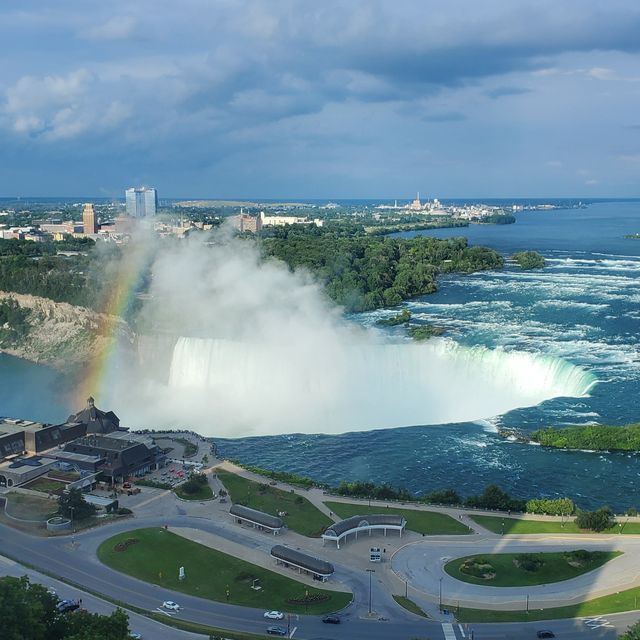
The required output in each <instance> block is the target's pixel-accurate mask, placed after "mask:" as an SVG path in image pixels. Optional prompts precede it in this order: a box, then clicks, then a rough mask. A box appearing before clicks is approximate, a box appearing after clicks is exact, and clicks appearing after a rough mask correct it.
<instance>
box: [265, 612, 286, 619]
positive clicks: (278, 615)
mask: <svg viewBox="0 0 640 640" xmlns="http://www.w3.org/2000/svg"><path fill="white" fill-rule="evenodd" d="M264 617H265V618H268V619H269V620H283V619H284V613H282V611H265V612H264Z"/></svg>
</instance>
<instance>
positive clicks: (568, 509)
mask: <svg viewBox="0 0 640 640" xmlns="http://www.w3.org/2000/svg"><path fill="white" fill-rule="evenodd" d="M574 510H575V505H574V504H573V500H571V499H570V498H555V499H551V498H535V499H533V500H528V501H527V513H542V514H547V515H550V516H561V515H565V516H570V515H571V514H572V513H573V512H574Z"/></svg>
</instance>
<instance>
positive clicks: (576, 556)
mask: <svg viewBox="0 0 640 640" xmlns="http://www.w3.org/2000/svg"><path fill="white" fill-rule="evenodd" d="M592 557H593V554H592V553H591V552H590V551H587V550H586V549H576V550H575V551H567V552H566V553H565V554H564V559H565V560H566V561H567V562H569V563H571V562H573V563H576V564H587V563H589V562H591V558H592Z"/></svg>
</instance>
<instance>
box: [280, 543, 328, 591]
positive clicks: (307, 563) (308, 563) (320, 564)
mask: <svg viewBox="0 0 640 640" xmlns="http://www.w3.org/2000/svg"><path fill="white" fill-rule="evenodd" d="M271 557H272V558H275V559H276V563H277V564H282V565H284V566H286V567H294V568H296V569H298V571H299V572H303V571H304V572H305V573H308V574H309V575H311V576H313V579H314V580H320V581H321V582H326V581H327V580H328V579H329V577H330V576H331V575H332V574H333V572H334V568H333V565H332V564H331V563H330V562H327V561H326V560H320V559H319V558H314V557H313V556H310V555H309V554H308V553H303V552H302V551H298V550H297V549H291V548H290V547H285V546H284V545H281V544H277V545H276V546H275V547H273V548H272V549H271Z"/></svg>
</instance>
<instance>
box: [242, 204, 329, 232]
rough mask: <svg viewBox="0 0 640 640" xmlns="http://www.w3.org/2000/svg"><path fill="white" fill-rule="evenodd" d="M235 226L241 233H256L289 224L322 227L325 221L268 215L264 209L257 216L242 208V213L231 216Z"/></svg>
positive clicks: (302, 217)
mask: <svg viewBox="0 0 640 640" xmlns="http://www.w3.org/2000/svg"><path fill="white" fill-rule="evenodd" d="M230 220H231V223H232V224H233V226H234V228H235V229H237V230H238V231H240V232H241V233H243V232H245V231H248V232H250V233H256V232H258V231H260V230H261V229H262V228H263V227H284V226H286V225H289V224H315V225H316V227H321V226H323V224H324V221H323V220H321V219H320V218H313V219H312V218H307V217H304V216H268V215H266V214H265V212H264V211H261V212H260V213H259V214H258V215H257V216H254V215H251V214H249V213H245V212H244V211H243V210H242V209H240V213H239V214H238V215H237V216H232V217H231V218H230Z"/></svg>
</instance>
